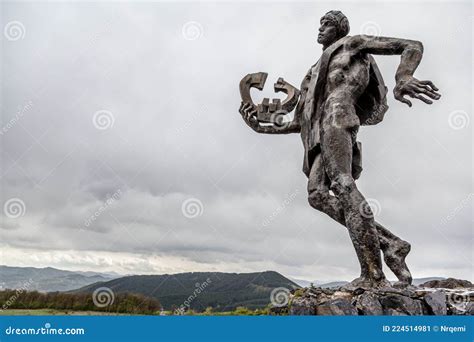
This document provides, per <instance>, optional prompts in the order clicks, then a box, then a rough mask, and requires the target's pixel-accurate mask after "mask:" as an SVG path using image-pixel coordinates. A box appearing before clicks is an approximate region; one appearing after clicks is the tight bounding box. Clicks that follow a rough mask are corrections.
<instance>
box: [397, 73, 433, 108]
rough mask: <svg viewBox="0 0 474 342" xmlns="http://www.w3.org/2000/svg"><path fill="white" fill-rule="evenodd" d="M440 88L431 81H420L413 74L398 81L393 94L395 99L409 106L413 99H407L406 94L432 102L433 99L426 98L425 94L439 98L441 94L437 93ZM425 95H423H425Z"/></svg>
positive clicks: (425, 101) (428, 102)
mask: <svg viewBox="0 0 474 342" xmlns="http://www.w3.org/2000/svg"><path fill="white" fill-rule="evenodd" d="M437 91H438V88H437V87H436V86H435V85H434V84H433V82H431V81H420V80H417V79H416V78H414V77H413V76H408V77H404V78H402V79H400V80H398V81H397V84H396V86H395V89H394V90H393V94H394V96H395V99H396V100H398V101H400V102H403V103H406V104H407V105H408V107H411V101H410V100H407V99H406V98H405V97H404V96H405V95H408V96H410V97H411V98H414V99H418V100H421V101H423V102H424V103H427V104H432V103H433V101H431V100H430V99H428V98H426V97H425V96H427V97H429V98H431V99H433V100H438V99H439V98H440V97H441V94H439V93H437ZM422 94H423V95H425V96H423V95H422Z"/></svg>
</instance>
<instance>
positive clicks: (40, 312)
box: [0, 309, 125, 316]
mask: <svg viewBox="0 0 474 342" xmlns="http://www.w3.org/2000/svg"><path fill="white" fill-rule="evenodd" d="M55 315H72V316H120V315H125V314H122V313H115V312H98V311H72V310H54V309H32V310H30V309H8V310H0V316H55Z"/></svg>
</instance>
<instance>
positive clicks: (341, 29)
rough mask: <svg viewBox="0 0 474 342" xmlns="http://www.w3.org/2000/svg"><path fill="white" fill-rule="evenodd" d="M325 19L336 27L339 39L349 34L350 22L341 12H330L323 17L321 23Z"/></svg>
mask: <svg viewBox="0 0 474 342" xmlns="http://www.w3.org/2000/svg"><path fill="white" fill-rule="evenodd" d="M323 19H326V20H328V21H330V22H331V23H333V24H334V25H335V26H336V28H337V33H338V35H339V38H342V37H344V36H347V35H348V34H349V29H350V27H349V20H348V19H347V17H346V16H345V15H344V13H342V12H341V11H329V12H327V13H326V14H325V15H323V16H322V17H321V21H323Z"/></svg>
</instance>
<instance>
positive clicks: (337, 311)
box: [271, 286, 474, 316]
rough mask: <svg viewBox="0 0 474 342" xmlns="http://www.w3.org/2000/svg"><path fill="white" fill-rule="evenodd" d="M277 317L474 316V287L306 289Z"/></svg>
mask: <svg viewBox="0 0 474 342" xmlns="http://www.w3.org/2000/svg"><path fill="white" fill-rule="evenodd" d="M271 312H272V313H273V314H276V315H323V316H327V315H337V316H340V315H352V316H356V315H367V316H368V315H388V316H407V315H408V316H415V315H474V288H457V289H446V288H418V287H414V286H411V287H409V288H405V289H397V288H392V287H389V288H380V289H362V288H355V289H353V288H352V289H351V288H345V287H341V288H338V289H325V288H318V287H312V288H303V289H297V290H294V291H292V292H291V294H290V298H289V301H288V304H287V305H285V306H281V307H274V308H272V309H271Z"/></svg>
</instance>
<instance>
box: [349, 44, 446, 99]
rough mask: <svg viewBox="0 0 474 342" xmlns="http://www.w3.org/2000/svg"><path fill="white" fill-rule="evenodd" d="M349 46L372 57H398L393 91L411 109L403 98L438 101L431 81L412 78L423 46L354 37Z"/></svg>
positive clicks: (421, 54) (438, 95)
mask: <svg viewBox="0 0 474 342" xmlns="http://www.w3.org/2000/svg"><path fill="white" fill-rule="evenodd" d="M349 44H350V45H352V46H353V47H354V48H356V49H358V50H360V51H361V52H365V53H370V54H374V55H400V56H401V59H400V65H399V66H398V69H397V72H396V74H395V80H396V82H397V83H396V86H395V89H394V90H393V93H394V96H395V99H396V100H398V101H400V102H403V103H406V104H407V105H408V106H409V107H411V102H410V101H409V100H408V99H406V98H405V97H404V96H405V95H408V96H410V97H412V98H416V99H418V100H421V101H423V102H425V103H427V104H432V103H433V101H431V100H430V99H428V98H431V99H433V100H438V99H439V98H440V97H441V95H440V94H439V93H438V92H437V91H438V88H437V87H436V86H435V85H434V84H433V82H431V81H420V80H418V79H416V78H415V77H413V74H414V73H415V70H416V68H417V67H418V65H419V64H420V61H421V58H422V56H423V44H422V43H421V42H419V41H416V40H409V39H399V38H389V37H368V36H360V35H359V36H354V37H352V38H351V40H350V41H349Z"/></svg>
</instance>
